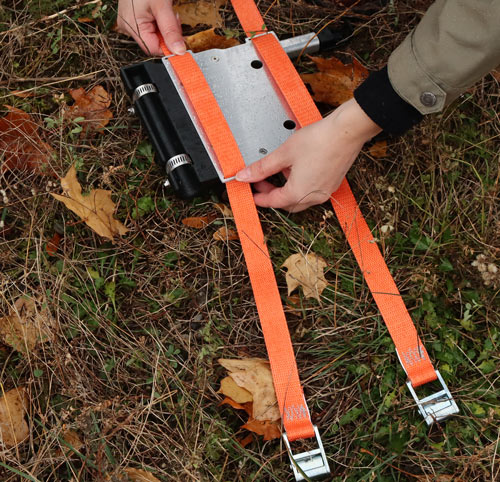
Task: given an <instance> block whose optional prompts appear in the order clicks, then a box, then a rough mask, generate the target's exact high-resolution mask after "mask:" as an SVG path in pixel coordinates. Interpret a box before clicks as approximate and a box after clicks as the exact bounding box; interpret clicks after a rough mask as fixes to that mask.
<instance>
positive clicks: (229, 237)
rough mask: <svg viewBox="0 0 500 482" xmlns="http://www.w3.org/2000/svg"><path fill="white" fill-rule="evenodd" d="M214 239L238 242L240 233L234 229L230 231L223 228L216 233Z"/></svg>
mask: <svg viewBox="0 0 500 482" xmlns="http://www.w3.org/2000/svg"><path fill="white" fill-rule="evenodd" d="M213 238H214V239H215V241H237V240H238V239H240V238H239V236H238V233H237V232H236V231H235V230H234V229H228V228H226V227H225V226H221V227H220V228H219V229H218V230H217V231H215V233H214V235H213Z"/></svg>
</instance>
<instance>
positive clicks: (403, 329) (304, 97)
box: [232, 0, 437, 387]
mask: <svg viewBox="0 0 500 482" xmlns="http://www.w3.org/2000/svg"><path fill="white" fill-rule="evenodd" d="M232 3H233V7H234V9H235V11H236V14H237V16H238V18H239V20H240V22H241V24H242V26H243V29H244V30H245V32H253V31H255V30H257V29H260V30H262V29H263V24H264V21H263V20H262V17H260V16H259V17H260V18H257V17H256V15H255V9H256V7H255V4H254V2H253V1H252V0H232ZM253 43H254V46H255V48H256V50H257V52H258V54H259V56H260V59H261V61H262V62H263V63H264V65H265V66H266V68H267V69H268V70H269V72H270V73H271V75H272V77H273V79H274V81H275V82H276V84H277V86H278V88H279V89H280V91H281V93H282V95H283V96H284V98H285V99H286V101H287V102H288V105H289V107H290V109H291V111H292V112H293V114H294V115H295V117H296V120H297V122H298V124H299V126H300V127H304V126H306V125H308V124H311V123H312V122H315V121H318V120H320V119H321V114H320V113H319V111H318V109H317V107H316V105H315V104H314V102H313V100H312V98H311V96H310V95H309V92H308V91H307V89H306V87H305V85H304V83H303V82H302V80H301V79H300V76H299V74H298V73H297V71H296V70H295V68H294V66H293V64H292V62H291V61H290V59H289V58H288V56H287V55H286V53H285V52H284V50H283V49H282V47H281V45H280V43H279V42H278V40H277V39H276V37H275V36H274V35H271V34H270V35H262V36H255V37H254V39H253ZM331 202H332V205H333V209H334V210H335V213H336V215H337V218H338V220H339V222H340V225H341V227H342V229H343V231H344V233H345V235H346V237H347V240H348V242H349V245H350V246H351V249H352V251H353V253H354V255H355V257H356V260H357V262H358V264H359V266H360V267H361V270H362V272H363V275H364V277H365V280H366V282H367V284H368V287H369V288H370V291H371V292H372V295H373V297H374V299H375V301H376V303H377V306H378V308H379V310H380V313H381V315H382V317H383V319H384V321H385V323H386V325H387V328H388V330H389V333H390V334H391V337H392V339H393V341H394V344H395V345H396V351H397V353H398V356H399V359H400V361H401V364H402V365H403V367H404V369H405V371H406V373H407V375H408V378H409V379H410V381H411V384H412V386H413V387H418V386H419V385H423V384H425V383H427V382H430V381H432V380H436V378H437V375H436V371H435V370H434V367H433V366H432V363H431V362H430V360H429V356H428V354H427V352H426V350H425V348H424V346H423V344H422V342H421V341H420V338H419V336H418V334H417V330H416V329H415V325H414V324H413V321H412V319H411V317H410V315H409V313H408V310H407V309H406V306H405V304H404V302H403V300H402V298H401V294H400V293H399V291H398V289H397V287H396V284H395V283H394V279H393V277H392V275H391V273H390V272H389V269H388V268H387V265H386V263H385V261H384V258H383V256H382V254H381V252H380V250H379V248H378V246H377V244H376V242H375V240H374V239H373V236H372V233H371V231H370V228H369V227H368V225H367V224H366V221H365V219H364V218H363V216H362V214H361V212H360V210H359V207H358V204H357V202H356V200H355V198H354V196H353V194H352V192H351V189H350V187H349V184H348V183H347V181H346V180H345V179H344V180H343V182H342V184H341V186H340V188H339V189H338V190H337V191H336V192H335V193H334V194H332V196H331Z"/></svg>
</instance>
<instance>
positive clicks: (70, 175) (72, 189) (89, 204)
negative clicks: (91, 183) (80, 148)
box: [50, 166, 128, 240]
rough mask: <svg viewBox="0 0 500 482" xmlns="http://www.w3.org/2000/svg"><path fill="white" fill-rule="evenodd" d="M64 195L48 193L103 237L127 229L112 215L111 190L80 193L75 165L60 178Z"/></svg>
mask: <svg viewBox="0 0 500 482" xmlns="http://www.w3.org/2000/svg"><path fill="white" fill-rule="evenodd" d="M61 186H62V188H63V191H64V196H61V195H60V194H54V193H50V194H51V195H52V196H53V197H55V198H56V199H57V200H59V201H61V202H63V203H64V204H65V206H66V207H67V208H68V209H70V210H71V211H73V212H74V213H75V214H77V215H78V216H79V217H80V218H81V219H82V220H83V221H84V222H85V223H86V224H87V226H89V227H90V228H91V229H93V230H94V231H95V232H96V233H97V234H99V235H100V236H103V237H105V238H108V239H111V240H113V238H114V236H115V235H116V234H119V235H120V236H121V235H123V234H125V233H126V232H127V231H128V229H127V228H126V227H125V226H124V225H123V224H122V223H121V222H120V221H118V220H117V219H115V218H114V217H113V214H114V212H115V207H116V206H115V203H114V202H113V201H112V200H111V191H107V190H105V189H92V191H90V193H89V194H87V195H85V196H83V195H82V186H80V183H79V182H78V179H77V178H76V169H75V166H71V167H70V169H69V171H68V172H67V173H66V176H65V177H63V178H61Z"/></svg>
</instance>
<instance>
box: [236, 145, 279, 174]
mask: <svg viewBox="0 0 500 482" xmlns="http://www.w3.org/2000/svg"><path fill="white" fill-rule="evenodd" d="M287 167H288V159H287V158H286V156H285V155H284V154H283V151H282V149H281V148H278V149H276V150H275V151H274V152H272V153H271V154H269V155H268V156H266V157H263V158H262V159H260V160H259V161H256V162H254V163H253V164H250V166H248V167H246V168H245V169H242V170H241V171H240V172H238V173H236V180H238V181H241V182H259V181H263V180H264V179H266V178H268V177H269V176H272V175H273V174H276V173H278V172H281V171H282V170H283V169H285V168H287Z"/></svg>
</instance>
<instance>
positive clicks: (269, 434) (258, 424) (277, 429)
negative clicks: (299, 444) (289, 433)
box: [241, 419, 281, 440]
mask: <svg viewBox="0 0 500 482" xmlns="http://www.w3.org/2000/svg"><path fill="white" fill-rule="evenodd" d="M241 428H245V429H247V430H250V432H254V433H256V434H258V435H263V436H264V440H273V439H275V438H280V437H281V425H280V424H279V423H277V422H271V421H270V420H264V421H261V420H252V419H250V420H248V422H247V423H246V424H245V425H242V426H241Z"/></svg>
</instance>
